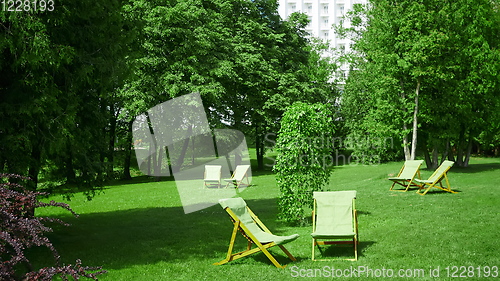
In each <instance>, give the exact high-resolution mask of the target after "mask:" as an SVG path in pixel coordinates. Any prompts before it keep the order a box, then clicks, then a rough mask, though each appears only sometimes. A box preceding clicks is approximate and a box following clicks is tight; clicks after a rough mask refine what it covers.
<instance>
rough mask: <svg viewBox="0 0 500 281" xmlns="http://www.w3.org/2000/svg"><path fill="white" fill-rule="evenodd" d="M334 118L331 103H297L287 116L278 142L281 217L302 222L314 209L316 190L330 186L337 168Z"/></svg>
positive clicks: (277, 160)
mask: <svg viewBox="0 0 500 281" xmlns="http://www.w3.org/2000/svg"><path fill="white" fill-rule="evenodd" d="M332 124H333V117H332V112H331V110H330V106H329V105H328V104H313V105H311V104H307V103H303V102H296V103H294V104H293V105H292V106H291V107H290V108H288V109H287V111H286V112H285V113H284V115H283V119H282V121H281V129H280V131H279V133H278V138H277V140H276V148H277V152H278V156H277V158H276V165H275V166H274V167H273V169H274V171H275V172H276V182H277V185H278V187H279V189H280V191H281V195H280V198H279V201H278V207H279V215H278V216H279V218H280V219H283V220H285V221H286V222H289V223H301V222H302V221H303V219H304V215H305V214H304V207H305V206H307V207H312V202H313V196H312V195H313V191H317V190H321V189H322V188H323V186H325V185H326V184H327V183H328V180H329V177H330V172H331V170H330V167H331V166H332V165H333V158H332V156H331V155H332V145H331V144H330V141H329V140H331V139H332V138H333V133H334V130H333V125H332Z"/></svg>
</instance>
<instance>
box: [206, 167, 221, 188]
mask: <svg viewBox="0 0 500 281" xmlns="http://www.w3.org/2000/svg"><path fill="white" fill-rule="evenodd" d="M221 170H222V166H220V165H205V175H204V177H203V188H205V187H208V186H209V185H216V186H217V188H220V182H221V180H220V179H221Z"/></svg>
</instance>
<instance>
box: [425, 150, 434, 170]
mask: <svg viewBox="0 0 500 281" xmlns="http://www.w3.org/2000/svg"><path fill="white" fill-rule="evenodd" d="M424 157H425V165H426V166H427V169H431V168H432V160H431V156H430V155H429V150H427V148H425V149H424Z"/></svg>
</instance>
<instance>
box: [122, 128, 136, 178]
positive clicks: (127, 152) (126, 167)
mask: <svg viewBox="0 0 500 281" xmlns="http://www.w3.org/2000/svg"><path fill="white" fill-rule="evenodd" d="M133 123H134V121H133V120H130V121H129V122H128V126H127V140H126V146H125V163H123V178H124V179H127V180H131V179H132V176H131V175H130V158H131V157H132V141H133V136H132V124H133Z"/></svg>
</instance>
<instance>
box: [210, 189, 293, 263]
mask: <svg viewBox="0 0 500 281" xmlns="http://www.w3.org/2000/svg"><path fill="white" fill-rule="evenodd" d="M219 204H220V205H221V206H222V208H224V209H225V210H226V211H227V213H228V214H229V216H230V217H231V220H232V221H233V224H234V227H233V234H232V235H231V241H230V242H229V250H228V252H227V257H226V258H225V259H224V260H222V261H220V262H217V263H214V265H221V264H225V263H228V262H230V261H233V260H236V259H239V258H243V257H246V256H248V255H251V254H253V253H257V252H260V251H262V252H263V253H264V255H266V256H267V257H268V258H269V260H271V262H272V263H273V264H274V265H275V266H276V267H277V268H285V266H286V265H285V266H281V265H280V264H279V263H278V261H276V259H275V258H274V257H273V256H272V255H271V254H270V253H269V251H268V250H267V249H268V248H271V247H273V246H279V247H280V248H281V250H283V252H285V254H286V255H287V256H288V257H289V258H290V259H291V260H292V261H295V258H294V257H293V256H292V255H291V254H290V252H288V251H287V249H285V247H284V246H283V245H284V244H286V243H288V242H291V241H293V240H295V239H297V238H298V237H299V235H298V234H294V235H290V236H276V235H273V234H272V233H271V231H269V229H267V227H266V226H265V225H264V224H263V223H262V222H261V221H260V220H259V218H257V216H256V215H255V214H254V213H253V212H252V211H251V210H250V208H248V207H247V204H246V203H245V201H244V200H243V199H242V198H239V197H238V198H229V199H221V200H219ZM238 230H239V231H240V232H241V234H242V235H243V236H244V237H245V238H246V239H247V240H248V246H247V249H246V250H245V251H242V252H239V253H236V254H233V253H232V252H233V247H234V241H235V239H236V233H237V232H238ZM252 244H255V246H256V247H255V248H253V249H251V247H252Z"/></svg>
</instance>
